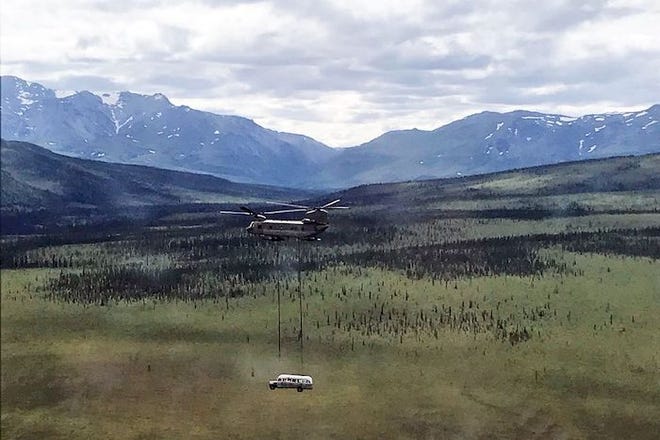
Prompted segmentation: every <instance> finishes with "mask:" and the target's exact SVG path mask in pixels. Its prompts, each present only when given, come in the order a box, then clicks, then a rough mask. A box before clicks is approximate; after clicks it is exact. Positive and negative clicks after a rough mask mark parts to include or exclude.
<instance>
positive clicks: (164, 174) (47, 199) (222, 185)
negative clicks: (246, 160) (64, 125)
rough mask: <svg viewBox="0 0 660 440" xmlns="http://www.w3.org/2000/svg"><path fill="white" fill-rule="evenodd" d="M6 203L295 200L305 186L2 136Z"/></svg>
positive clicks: (60, 205) (55, 206) (125, 205)
mask: <svg viewBox="0 0 660 440" xmlns="http://www.w3.org/2000/svg"><path fill="white" fill-rule="evenodd" d="M1 148H2V150H1V154H2V208H3V211H6V210H21V211H26V210H27V211H29V210H35V209H48V210H58V211H61V210H62V209H67V208H75V209H78V208H95V209H103V210H108V211H111V210H126V211H128V210H130V209H131V208H134V207H144V206H155V205H173V204H184V203H235V202H239V201H240V202H249V201H264V200H291V199H299V198H302V197H305V196H309V194H310V193H309V192H305V191H302V190H292V189H284V188H278V187H271V186H265V185H250V184H240V183H234V182H230V181H228V180H226V179H221V178H218V177H214V176H210V175H203V174H193V173H185V172H178V171H170V170H162V169H158V168H152V167H146V166H140V165H124V164H115V163H107V162H99V161H92V160H85V159H77V158H72V157H68V156H62V155H59V154H56V153H53V152H51V151H49V150H47V149H45V148H41V147H39V146H37V145H33V144H30V143H26V142H18V141H5V140H2V147H1Z"/></svg>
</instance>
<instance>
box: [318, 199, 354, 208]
mask: <svg viewBox="0 0 660 440" xmlns="http://www.w3.org/2000/svg"><path fill="white" fill-rule="evenodd" d="M340 201H341V199H337V200H333V201H332V202H330V203H326V204H325V205H323V206H321V207H319V208H317V209H348V206H335V205H336V204H337V203H339V202H340Z"/></svg>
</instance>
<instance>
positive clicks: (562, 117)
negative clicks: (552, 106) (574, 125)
mask: <svg viewBox="0 0 660 440" xmlns="http://www.w3.org/2000/svg"><path fill="white" fill-rule="evenodd" d="M559 120H560V121H562V122H573V121H577V118H571V117H569V116H560V117H559Z"/></svg>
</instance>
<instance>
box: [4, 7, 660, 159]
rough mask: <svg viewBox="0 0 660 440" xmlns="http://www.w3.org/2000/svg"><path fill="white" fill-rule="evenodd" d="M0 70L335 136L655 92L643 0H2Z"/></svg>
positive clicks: (653, 12)
mask: <svg viewBox="0 0 660 440" xmlns="http://www.w3.org/2000/svg"><path fill="white" fill-rule="evenodd" d="M1 12H2V14H1V17H2V18H1V23H0V54H1V57H0V60H1V70H2V74H14V75H18V76H20V77H23V78H25V79H28V80H32V81H38V82H42V83H43V84H44V85H46V86H48V87H51V88H59V89H67V90H70V89H89V90H92V91H108V89H109V88H110V87H115V88H117V89H127V90H132V91H135V92H138V93H148V94H152V93H156V92H162V93H164V94H166V95H168V97H170V99H171V100H172V101H173V102H175V103H177V104H186V105H189V106H191V107H193V108H199V109H202V110H209V111H216V112H222V113H233V114H239V115H242V116H245V117H248V118H252V119H255V120H256V121H257V122H258V123H260V124H262V125H264V126H266V127H268V128H273V129H276V130H286V131H294V132H302V133H304V134H307V135H310V136H312V137H314V138H317V139H319V140H321V141H323V142H326V143H328V144H330V145H333V146H348V145H355V144H359V143H362V142H365V141H367V140H369V139H371V138H373V137H375V136H378V135H380V134H381V133H382V132H384V131H386V130H390V129H399V128H401V129H403V128H412V127H417V128H427V129H430V128H435V127H437V126H439V125H441V124H443V123H446V122H450V121H451V120H454V119H457V118H460V117H463V116H465V115H467V114H469V113H472V112H478V111H482V110H486V109H489V110H511V109H515V108H529V109H532V110H540V111H550V112H556V113H568V114H581V113H587V112H596V111H600V110H605V111H613V110H617V109H622V110H624V109H629V108H641V107H643V106H646V105H649V104H652V103H656V102H658V101H659V98H660V88H659V87H658V86H657V72H658V71H660V36H659V35H660V34H658V32H657V31H656V23H657V22H659V21H660V5H659V4H658V2H657V1H654V0H632V1H629V0H626V1H623V0H610V1H607V2H604V1H601V0H587V1H585V2H581V3H579V4H576V3H575V2H569V1H563V0H561V1H552V2H532V3H529V2H523V1H513V2H496V1H494V0H475V1H473V2H464V1H458V0H449V1H445V2H437V1H434V0H414V1H409V2H400V1H397V0H387V1H380V2H373V1H366V0H365V1H357V0H350V1H349V0H333V1H321V0H319V1H315V2H309V1H305V0H271V1H266V0H265V1H240V0H219V1H212V0H181V1H174V0H130V1H129V0H115V1H104V0H52V1H49V2H39V1H36V0H3V4H2V10H1Z"/></svg>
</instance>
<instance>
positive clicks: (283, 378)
mask: <svg viewBox="0 0 660 440" xmlns="http://www.w3.org/2000/svg"><path fill="white" fill-rule="evenodd" d="M268 387H269V388H270V389H271V390H274V389H276V388H295V389H297V390H298V392H299V393H302V392H303V390H311V389H312V388H313V387H314V382H313V381H312V376H301V375H300V374H280V375H279V376H277V380H269V381H268Z"/></svg>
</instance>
